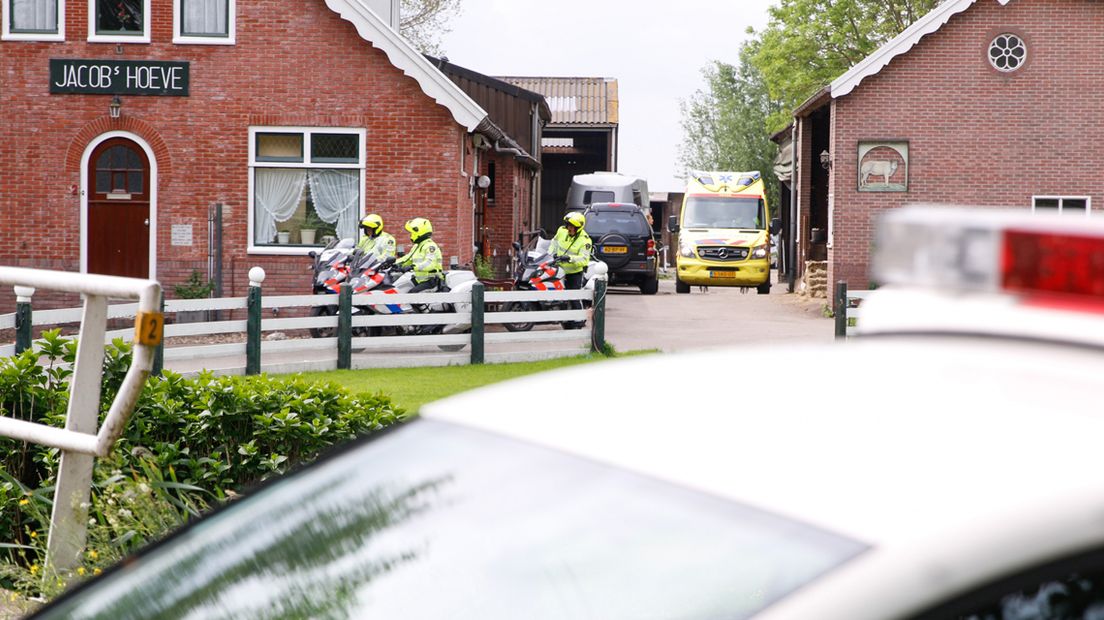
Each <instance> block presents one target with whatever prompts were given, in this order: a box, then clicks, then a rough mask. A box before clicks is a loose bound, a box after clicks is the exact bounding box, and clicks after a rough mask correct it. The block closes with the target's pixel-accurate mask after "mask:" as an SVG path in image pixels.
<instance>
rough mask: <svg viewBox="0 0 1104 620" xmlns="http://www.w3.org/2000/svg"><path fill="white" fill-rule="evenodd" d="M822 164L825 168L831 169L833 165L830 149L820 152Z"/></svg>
mask: <svg viewBox="0 0 1104 620" xmlns="http://www.w3.org/2000/svg"><path fill="white" fill-rule="evenodd" d="M820 165H821V167H822V168H824V169H825V170H828V169H830V168H831V167H832V154H831V153H829V152H828V151H821V152H820Z"/></svg>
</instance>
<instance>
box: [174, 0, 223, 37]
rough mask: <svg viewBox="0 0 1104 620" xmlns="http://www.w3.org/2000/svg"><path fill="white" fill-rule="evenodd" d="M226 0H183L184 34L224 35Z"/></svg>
mask: <svg viewBox="0 0 1104 620" xmlns="http://www.w3.org/2000/svg"><path fill="white" fill-rule="evenodd" d="M227 2H228V0H183V7H182V8H183V13H184V32H185V34H226V32H227V28H226V16H227V14H228V13H227V11H226V3H227Z"/></svg>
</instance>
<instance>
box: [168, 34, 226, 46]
mask: <svg viewBox="0 0 1104 620" xmlns="http://www.w3.org/2000/svg"><path fill="white" fill-rule="evenodd" d="M172 42H173V43H174V44H176V45H235V41H234V37H232V36H230V37H219V36H211V37H194V36H175V37H173V41H172Z"/></svg>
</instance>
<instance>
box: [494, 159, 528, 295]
mask: <svg viewBox="0 0 1104 620" xmlns="http://www.w3.org/2000/svg"><path fill="white" fill-rule="evenodd" d="M491 161H493V162H494V164H495V199H494V201H488V202H487V210H486V225H487V241H488V246H489V248H490V250H489V252H490V253H491V256H492V258H495V259H497V260H496V261H495V264H496V265H498V266H500V267H501V266H503V265H505V264H506V263H508V262H509V255H510V244H511V243H513V242H514V241H516V240H517V237H518V233H520V232H522V231H524V230H529V229H530V228H529V226H530V223H529V204H530V196H531V194H532V183H531V181H530V179H531V173H530V171H529V169H528V168H526V167H525V166H523V165H522V164H521V163H520V162H519V161H518V160H517V159H516V158H515V157H513V156H512V155H510V154H508V153H497V154H493V155H492V154H490V153H488V156H487V161H485V162H484V164H483V174H487V171H488V168H489V163H490V162H491ZM503 275H505V274H503Z"/></svg>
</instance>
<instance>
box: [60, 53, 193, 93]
mask: <svg viewBox="0 0 1104 620" xmlns="http://www.w3.org/2000/svg"><path fill="white" fill-rule="evenodd" d="M50 92H51V93H83V94H94V95H160V96H172V97H187V96H188V63H186V62H174V61H162V60H80V59H75V58H51V59H50Z"/></svg>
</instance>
